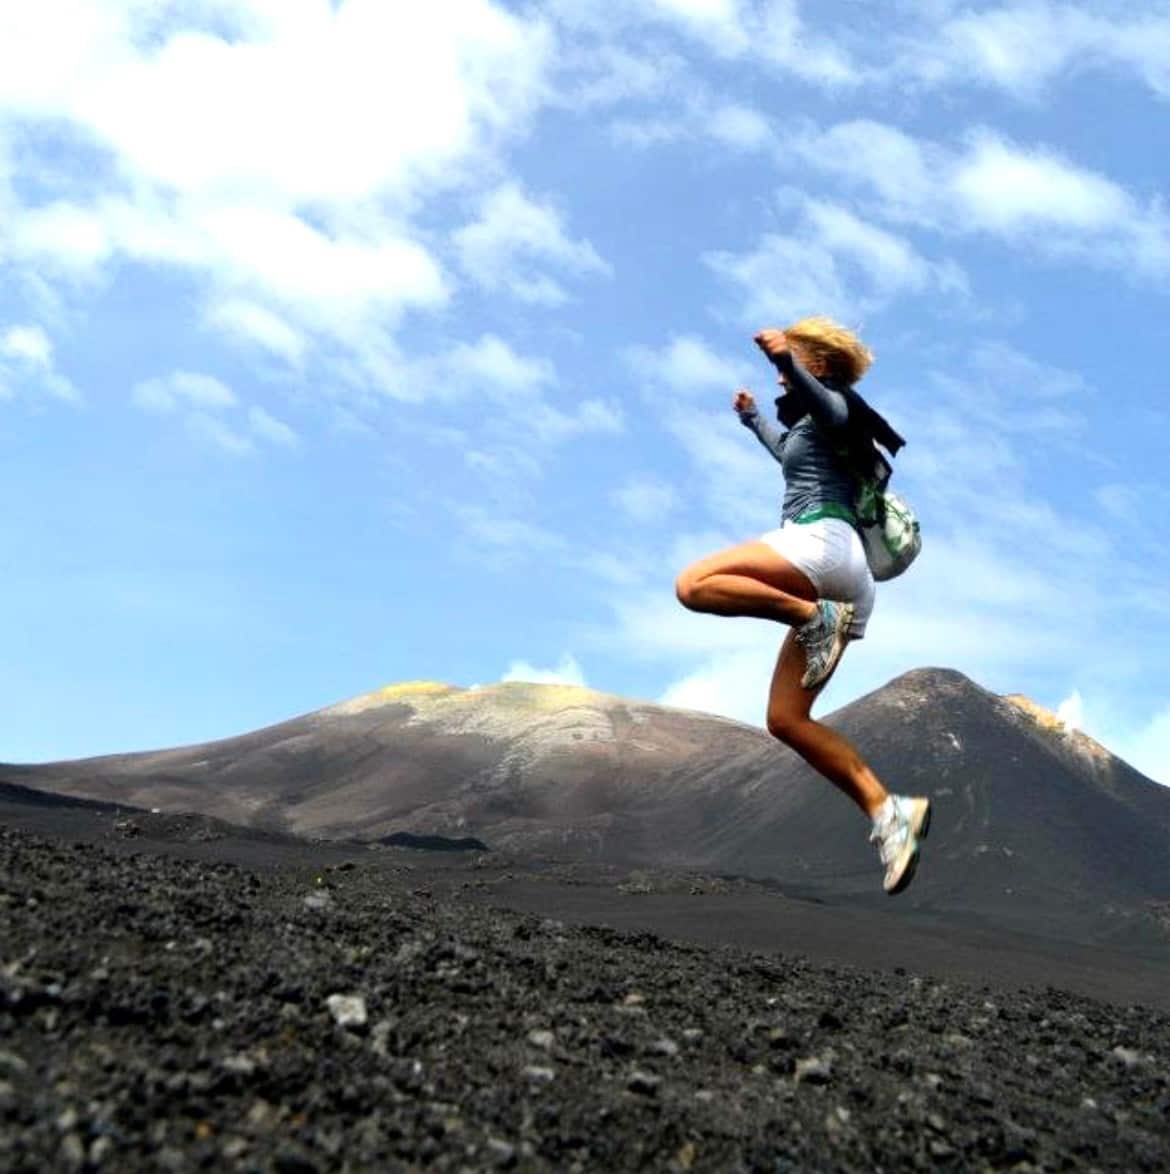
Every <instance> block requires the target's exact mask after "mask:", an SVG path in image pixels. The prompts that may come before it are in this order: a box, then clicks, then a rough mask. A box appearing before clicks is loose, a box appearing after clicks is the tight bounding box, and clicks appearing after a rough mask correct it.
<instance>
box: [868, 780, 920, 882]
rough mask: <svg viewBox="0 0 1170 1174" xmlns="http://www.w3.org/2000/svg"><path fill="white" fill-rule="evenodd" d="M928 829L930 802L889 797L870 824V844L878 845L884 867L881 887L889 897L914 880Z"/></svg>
mask: <svg viewBox="0 0 1170 1174" xmlns="http://www.w3.org/2000/svg"><path fill="white" fill-rule="evenodd" d="M929 829H930V800H929V799H923V798H920V797H918V798H911V797H910V796H909V795H891V796H890V797H889V798H888V799H887V800H886V801H885V803H884V804H882V807H881V809H880V810H879V811H878V814H877V818H876V819H875V820H874V821H873V832H872V833H871V834H870V837H869V839H870V843H876V844H878V851H879V852H880V853H881V858H882V863H883V864H884V865H885V866H886V875H885V879H884V881H883V882H882V887H883V888H884V889H885V890H886V892H887V893H889V895H890V896H891V897H892V896H893V895H894V894H895V893H900V892H901V891H902V890H903V889H904V888H905V887H906V886H907V885H908V884H909V883H910V882H911V881H912V880H913V879H914V871H915V869H917V867H918V844H919V841H920V840H925V839H926V833H927V831H928V830H929Z"/></svg>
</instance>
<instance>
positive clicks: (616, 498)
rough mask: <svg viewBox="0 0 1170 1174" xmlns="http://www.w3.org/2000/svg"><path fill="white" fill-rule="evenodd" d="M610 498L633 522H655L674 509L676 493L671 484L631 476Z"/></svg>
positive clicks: (676, 499)
mask: <svg viewBox="0 0 1170 1174" xmlns="http://www.w3.org/2000/svg"><path fill="white" fill-rule="evenodd" d="M610 499H611V500H612V501H613V502H614V503H615V504H616V505H617V506H618V507H619V508H620V509H621V510H622V511H623V512H624V513H625V514H626V515H628V516H629V517H630V518H632V519H633V520H634V521H635V522H642V523H649V522H655V523H657V522H661V521H663V520H665V518H666V517H667V515H668V514H670V513H671V512H672V511H673V510H674V508H675V506H676V505H677V503H678V494H677V493H676V492H675V490H674V487H673V486H672V485H668V484H666V483H665V482H664V481H659V480H657V479H655V478H653V477H631V478H630V479H629V480H628V481H626V483H625V484H624V485H622V486H621V487H620V488H618V489H615V490H614V491H613V492H612V493H611V494H610Z"/></svg>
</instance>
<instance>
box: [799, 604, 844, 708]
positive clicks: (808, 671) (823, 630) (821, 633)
mask: <svg viewBox="0 0 1170 1174" xmlns="http://www.w3.org/2000/svg"><path fill="white" fill-rule="evenodd" d="M852 623H853V604H851V603H836V602H834V601H833V600H831V599H822V600H821V601H820V602H819V603H818V604H817V614H816V615H815V616H813V618H812V619H811V620H809V621H808V623H807V624H801V626H800V627H799V628H797V629H796V638H797V640H799V641H800V643H801V645H802V646H803V648H804V657H805V664H806V668H805V670H804V676H803V677H801V678H800V683H801V684H802V685H803V686H804V687H805V688H806V689H815V688H816V687H817V686H818V685H819V684H821V682H822V681H825V680H827V679H828V676H829V674H830V673H831V672H832V671H833V670H834V669H835V668H836V667H837V661H839V660H840V659H841V653H842V652H844V651H845V643H846V641H847V640H848V639H849V626H850V624H852Z"/></svg>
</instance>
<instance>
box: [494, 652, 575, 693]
mask: <svg viewBox="0 0 1170 1174" xmlns="http://www.w3.org/2000/svg"><path fill="white" fill-rule="evenodd" d="M500 680H501V681H524V682H528V683H530V684H534V685H577V686H580V687H581V688H584V687H585V673H584V672H583V671H582V669H581V666H580V664H578V663H577V658H576V657H575V656H573V654H572V653H569V652H566V653H565V654H564V655H563V656H562V657H561V659H560V661H559V662H558V663H557V665H556V667H555V668H551V669H539V668H534V667H533V666H532V665H531V664H529V663H528V662H527V661H526V660H514V661H512V663H511V664H510V665H508V669H507V672H505V673H504V675H503V676H502V677H501V678H500Z"/></svg>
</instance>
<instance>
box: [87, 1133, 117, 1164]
mask: <svg viewBox="0 0 1170 1174" xmlns="http://www.w3.org/2000/svg"><path fill="white" fill-rule="evenodd" d="M113 1148H114V1143H113V1141H111V1140H110V1138H108V1137H95V1138H94V1140H93V1142H92V1143H91V1144H90V1147H89V1164H90V1165H91V1166H100V1165H101V1164H102V1163H103V1162H104V1161H105V1160H106V1158H108V1157H109V1156H110V1151H111V1150H112V1149H113Z"/></svg>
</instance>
